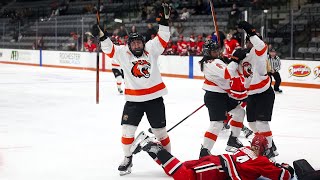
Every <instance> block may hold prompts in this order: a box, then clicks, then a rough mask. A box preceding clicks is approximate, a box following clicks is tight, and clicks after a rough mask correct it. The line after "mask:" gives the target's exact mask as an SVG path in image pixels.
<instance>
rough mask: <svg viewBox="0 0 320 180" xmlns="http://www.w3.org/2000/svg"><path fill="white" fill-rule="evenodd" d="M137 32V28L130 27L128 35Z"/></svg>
mask: <svg viewBox="0 0 320 180" xmlns="http://www.w3.org/2000/svg"><path fill="white" fill-rule="evenodd" d="M137 32H138V31H137V28H136V26H135V25H133V26H132V27H131V31H130V33H129V34H131V33H137Z"/></svg>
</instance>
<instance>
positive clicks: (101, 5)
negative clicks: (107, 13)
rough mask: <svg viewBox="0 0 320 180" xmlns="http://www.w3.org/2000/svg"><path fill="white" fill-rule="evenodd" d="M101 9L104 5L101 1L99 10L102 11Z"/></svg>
mask: <svg viewBox="0 0 320 180" xmlns="http://www.w3.org/2000/svg"><path fill="white" fill-rule="evenodd" d="M103 11H104V5H103V2H101V4H100V9H99V12H103Z"/></svg>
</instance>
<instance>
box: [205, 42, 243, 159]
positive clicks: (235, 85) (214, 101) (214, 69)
mask: <svg viewBox="0 0 320 180" xmlns="http://www.w3.org/2000/svg"><path fill="white" fill-rule="evenodd" d="M203 51H204V57H203V59H202V60H201V61H200V62H199V63H200V66H201V71H202V72H203V73H204V77H205V82H204V85H203V89H204V90H205V91H206V93H205V95H204V102H205V105H206V107H207V108H208V111H209V117H210V126H209V128H208V130H207V131H206V133H205V135H204V141H203V144H202V147H201V150H200V157H203V156H206V155H208V154H210V151H211V149H212V148H213V145H214V143H215V142H216V141H217V138H218V135H219V133H220V131H221V130H222V128H223V125H224V124H223V122H224V120H226V118H227V117H226V114H227V112H228V111H230V110H232V111H230V114H232V116H233V120H234V122H235V123H242V122H243V119H244V115H245V110H244V109H243V108H244V107H245V103H241V101H242V100H244V99H246V97H247V93H246V89H245V88H244V84H243V81H244V79H243V77H241V76H242V75H240V74H239V73H238V71H237V69H238V63H239V62H240V61H241V60H242V59H243V58H244V57H245V54H243V53H242V54H241V53H240V51H239V52H237V53H235V55H234V57H233V58H232V62H230V63H229V64H228V66H227V65H226V64H225V63H224V62H223V61H222V60H221V59H220V57H221V56H220V54H221V51H220V47H219V45H218V44H217V43H216V42H215V41H212V40H207V41H206V42H205V44H204V48H203ZM230 97H231V98H230ZM231 130H232V133H231V135H230V137H229V140H228V146H229V149H230V150H231V147H234V148H240V147H242V146H243V145H242V143H241V142H240V141H239V140H238V138H237V137H238V136H239V134H240V131H239V133H235V132H234V130H236V129H231Z"/></svg>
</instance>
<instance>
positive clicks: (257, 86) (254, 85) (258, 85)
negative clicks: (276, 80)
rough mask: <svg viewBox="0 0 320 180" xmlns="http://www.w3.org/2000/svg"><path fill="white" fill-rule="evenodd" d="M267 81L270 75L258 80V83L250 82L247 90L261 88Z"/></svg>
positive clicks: (268, 81)
mask: <svg viewBox="0 0 320 180" xmlns="http://www.w3.org/2000/svg"><path fill="white" fill-rule="evenodd" d="M268 83H270V77H269V76H268V77H267V79H265V80H263V81H261V82H259V83H258V84H252V85H250V87H249V90H256V89H261V88H263V87H264V86H265V85H267V84H268Z"/></svg>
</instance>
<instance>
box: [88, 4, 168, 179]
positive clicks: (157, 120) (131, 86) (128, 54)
mask: <svg viewBox="0 0 320 180" xmlns="http://www.w3.org/2000/svg"><path fill="white" fill-rule="evenodd" d="M162 6H163V11H162V12H161V13H160V14H159V17H158V18H157V21H158V23H159V31H158V34H157V36H156V37H155V38H154V39H152V40H150V41H148V42H147V43H145V42H144V38H143V37H142V36H141V35H140V34H138V33H132V34H130V35H129V39H128V43H127V45H126V46H116V45H114V44H113V43H112V41H111V40H110V38H108V37H106V36H105V34H104V33H103V32H102V31H101V29H100V27H99V26H98V25H96V26H94V28H93V31H94V32H95V34H96V35H99V37H100V40H101V49H102V51H103V52H104V53H106V54H107V55H108V56H109V57H110V58H116V59H117V60H118V61H119V63H120V65H121V67H122V69H123V72H124V80H125V91H124V95H125V99H126V103H125V105H124V109H123V114H122V119H121V125H122V147H123V152H124V160H123V162H122V163H121V164H120V166H119V168H118V170H119V171H120V175H125V174H128V173H130V172H131V167H132V153H131V152H130V147H131V146H132V142H133V141H134V137H135V132H136V130H137V127H138V125H139V123H140V121H141V119H142V117H143V115H144V113H146V115H147V119H148V121H149V124H150V125H151V128H152V131H153V133H154V135H155V136H156V138H157V139H158V140H159V141H160V142H161V144H162V145H163V146H164V148H165V149H167V150H168V151H170V149H171V145H170V139H169V136H168V134H167V130H166V116H165V106H164V103H163V98H162V96H163V95H165V94H167V88H166V86H165V84H164V83H163V81H162V78H161V74H160V70H159V67H158V65H157V60H158V57H159V56H160V55H161V54H162V52H163V51H164V49H165V47H166V45H167V42H168V41H169V39H170V31H169V26H168V19H169V16H170V10H169V6H168V5H167V4H163V5H162ZM155 158H156V157H155Z"/></svg>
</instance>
